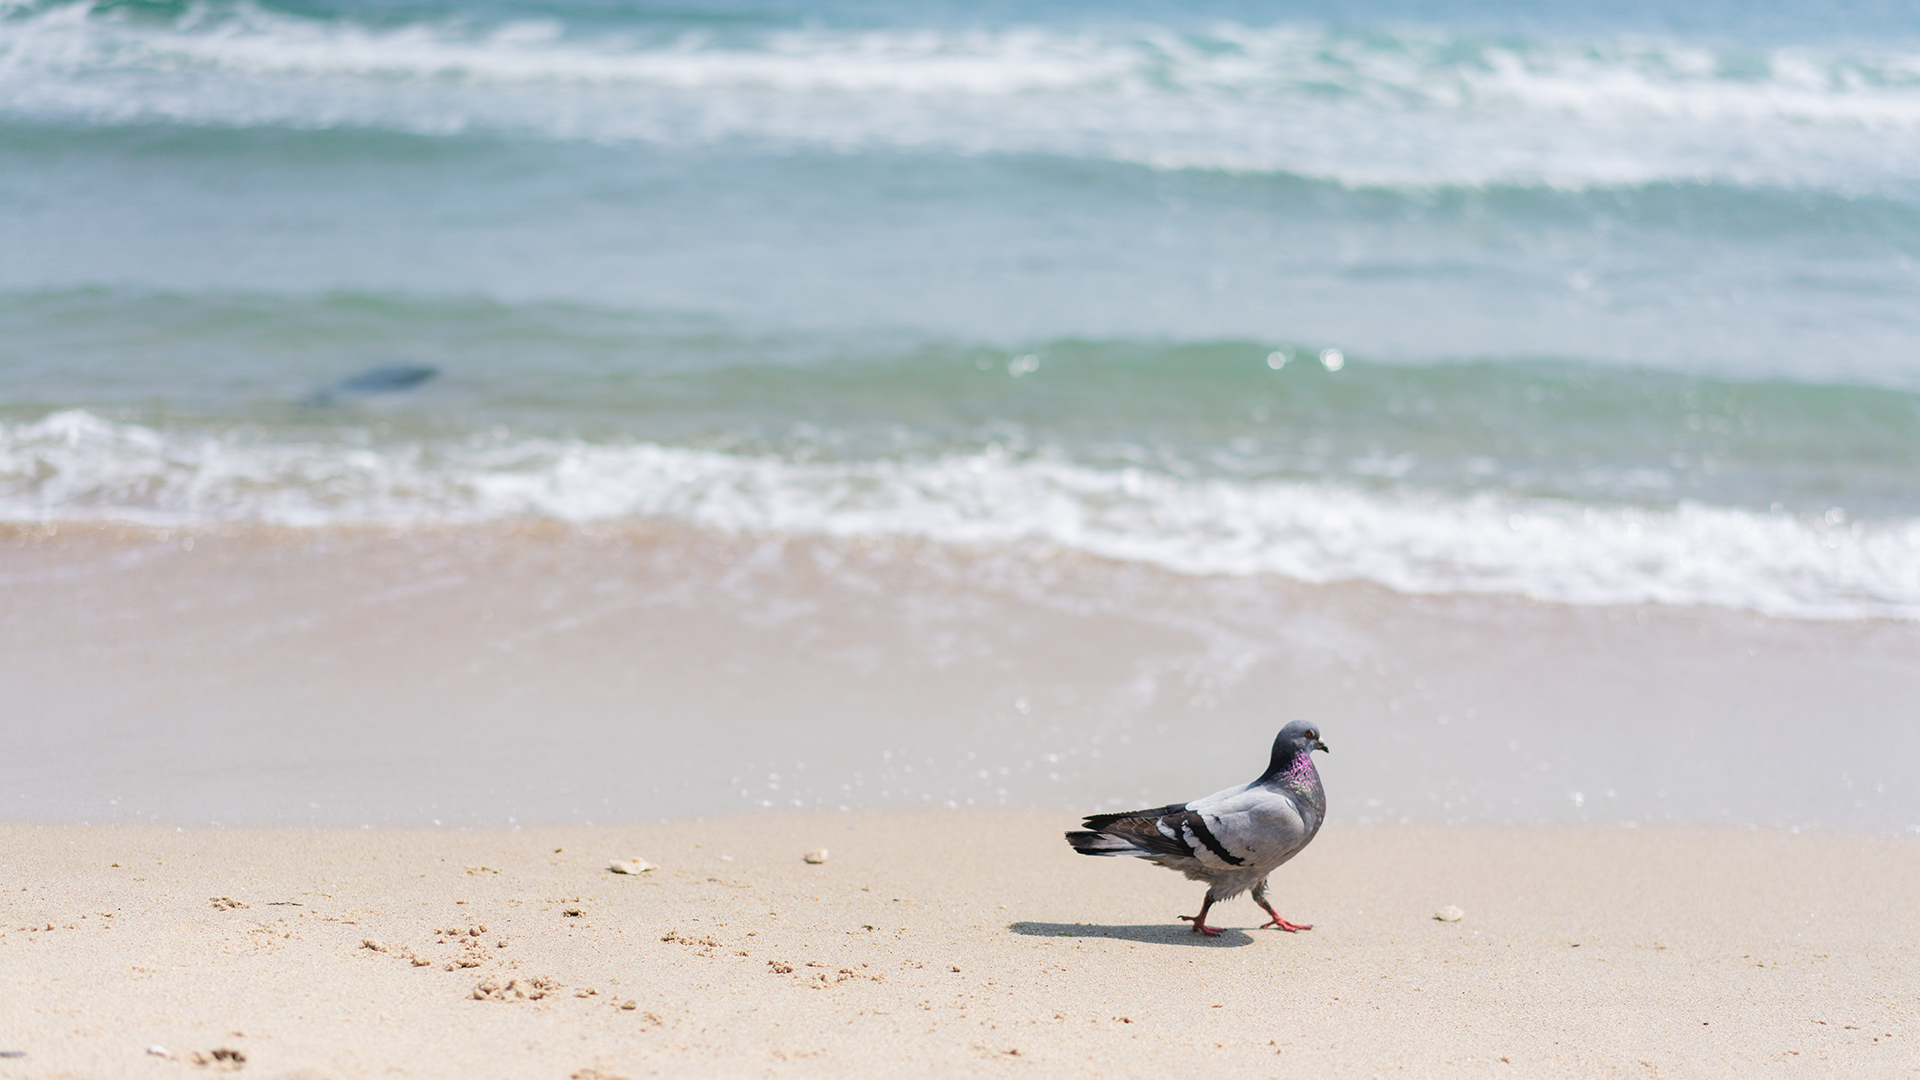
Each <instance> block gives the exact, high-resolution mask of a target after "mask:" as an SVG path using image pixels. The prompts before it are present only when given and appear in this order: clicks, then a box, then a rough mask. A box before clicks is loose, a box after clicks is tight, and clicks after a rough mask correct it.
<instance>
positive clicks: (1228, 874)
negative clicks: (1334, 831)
mask: <svg viewBox="0 0 1920 1080" xmlns="http://www.w3.org/2000/svg"><path fill="white" fill-rule="evenodd" d="M1326 749H1327V744H1326V743H1323V742H1321V741H1320V729H1319V728H1317V727H1315V726H1314V725H1312V724H1309V723H1307V722H1306V721H1304V720H1296V721H1294V722H1293V723H1291V724H1288V725H1287V726H1286V727H1284V728H1281V729H1280V734H1279V735H1278V736H1276V737H1275V738H1274V740H1273V758H1272V760H1271V761H1269V762H1268V763H1267V771H1266V772H1264V773H1261V774H1260V778H1259V779H1258V780H1255V781H1254V782H1253V783H1251V784H1245V785H1242V786H1240V787H1230V788H1228V789H1227V790H1225V791H1221V792H1216V793H1214V794H1212V795H1209V796H1207V797H1206V798H1204V799H1196V800H1194V801H1193V802H1190V803H1175V804H1173V805H1172V806H1162V807H1159V808H1157V809H1153V810H1130V811H1128V812H1126V813H1124V814H1095V815H1093V816H1092V817H1089V818H1087V819H1086V822H1085V823H1084V824H1085V826H1086V827H1085V829H1083V830H1076V831H1074V832H1070V833H1068V834H1067V843H1069V844H1072V845H1073V850H1075V851H1077V852H1079V853H1080V854H1082V855H1131V856H1135V857H1137V858H1142V859H1147V860H1149V861H1152V862H1156V863H1159V864H1160V865H1161V866H1164V867H1166V868H1167V869H1169V870H1178V871H1180V872H1181V873H1183V874H1185V875H1187V876H1188V877H1190V878H1192V879H1193V880H1195V881H1204V882H1206V883H1207V896H1206V899H1205V900H1204V901H1202V902H1201V904H1200V914H1198V915H1182V916H1180V918H1181V919H1183V920H1185V921H1187V922H1190V923H1192V924H1193V929H1194V931H1195V932H1196V933H1201V934H1205V935H1207V936H1208V937H1218V936H1220V931H1219V930H1217V929H1215V928H1214V927H1211V926H1208V925H1207V911H1208V909H1209V908H1211V907H1213V905H1214V904H1215V902H1217V901H1220V900H1230V899H1232V898H1234V897H1236V896H1239V895H1240V894H1241V893H1243V892H1245V891H1247V889H1249V888H1251V889H1252V890H1253V902H1254V903H1256V904H1259V905H1260V907H1261V908H1262V909H1264V910H1265V911H1266V913H1267V914H1268V915H1270V916H1272V917H1273V918H1272V921H1271V922H1268V923H1265V924H1263V925H1262V926H1261V927H1260V928H1261V929H1262V930H1265V929H1268V928H1269V927H1270V928H1272V929H1275V930H1285V931H1287V932H1288V933H1293V932H1295V931H1300V930H1311V929H1313V927H1312V926H1311V925H1309V924H1305V923H1293V922H1288V921H1287V920H1285V919H1283V918H1281V917H1280V913H1279V912H1277V911H1274V910H1273V905H1272V904H1269V903H1267V875H1268V874H1271V873H1273V871H1274V870H1275V869H1276V868H1277V867H1279V865H1280V864H1281V863H1284V862H1286V861H1287V860H1288V859H1291V858H1293V857H1294V856H1295V855H1298V854H1300V850H1301V849H1302V848H1304V847H1306V846H1307V844H1308V842H1309V841H1311V840H1312V839H1313V834H1315V833H1317V832H1319V831H1320V822H1321V821H1322V820H1323V819H1324V818H1325V817H1326V816H1327V793H1326V791H1325V790H1323V789H1322V788H1321V787H1320V774H1319V773H1318V772H1317V771H1315V770H1314V767H1313V752H1314V751H1315V750H1326Z"/></svg>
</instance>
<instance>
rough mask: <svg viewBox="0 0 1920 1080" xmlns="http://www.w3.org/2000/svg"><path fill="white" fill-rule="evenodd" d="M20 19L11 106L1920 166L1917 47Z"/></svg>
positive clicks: (1281, 34) (1122, 157)
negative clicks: (706, 35)
mask: <svg viewBox="0 0 1920 1080" xmlns="http://www.w3.org/2000/svg"><path fill="white" fill-rule="evenodd" d="M90 11H91V9H90V7H89V6H88V5H87V4H84V3H76V4H69V5H65V6H58V7H53V8H50V9H47V10H45V11H42V12H39V13H38V14H34V15H31V16H19V15H16V16H15V17H14V18H13V19H12V20H11V21H10V22H9V24H8V27H7V30H8V32H7V34H6V35H5V36H4V37H0V110H4V111H5V112H6V113H10V114H13V115H15V116H27V117H42V118H54V119H62V120H73V119H79V120H81V121H83V122H92V123H109V124H112V123H128V122H144V121H171V122H179V123H187V124H210V125H234V126H256V125H281V126H289V127H294V128H327V127H339V126H349V127H368V128H375V129H390V130H401V131H408V132H415V133H424V134H444V133H452V132H460V131H468V130H505V131H510V132H522V133H527V134H531V135H534V136H536V137H545V138H561V139H593V140H642V141H655V142H670V143H677V144H686V143H694V144H702V143H715V142H722V141H726V140H734V139H755V140H772V141H774V142H777V143H791V144H794V145H799V146H816V147H829V148H836V149H859V148H931V149H937V150H946V151H952V152H960V153H1050V154H1064V155H1069V156H1084V157H1091V158H1096V159H1106V160H1115V161H1124V162H1131V163H1138V164H1147V165H1152V166H1156V167H1170V168H1185V167H1199V168H1224V169H1235V170H1248V171H1289V172H1294V173H1298V174H1301V175H1307V176H1315V177H1323V178H1330V179H1334V180H1339V181H1342V182H1349V183H1366V184H1371V183H1385V184H1427V183H1469V184H1473V183H1495V182H1519V183H1547V184H1556V185H1562V186H1586V185H1594V184H1620V183H1643V182H1652V181H1670V180H1689V181H1690V180H1696V179H1713V180H1724V181H1732V182H1770V183H1785V184H1791V185H1811V186H1840V187H1849V186H1851V187H1859V186H1862V185H1869V186H1870V185H1873V184H1875V183H1883V182H1884V183H1898V182H1902V180H1903V178H1911V177H1912V176H1913V175H1914V174H1915V173H1916V172H1920V148H1916V144H1915V141H1914V140H1911V139H1905V138H1901V139H1896V140H1889V139H1888V138H1887V137H1886V136H1887V135H1888V134H1899V135H1905V134H1909V133H1912V132H1914V131H1915V130H1920V55H1908V54H1899V53H1889V54H1885V55H1875V56H1864V55H1841V54H1822V53H1818V52H1815V51H1811V50H1805V49H1776V50H1773V51H1772V52H1770V53H1766V54H1764V55H1759V56H1754V57H1735V56H1731V55H1725V54H1722V53H1719V52H1715V51H1712V50H1708V49H1703V48H1698V47H1692V46H1686V45H1682V44H1676V43H1658V42H1642V43H1619V42H1602V43H1592V42H1575V43H1568V44H1537V45H1532V46H1520V45H1514V44H1510V43H1493V42H1477V41H1472V40H1464V41H1463V40H1457V39H1453V38H1449V37H1446V36H1443V35H1437V34H1435V35H1428V36H1421V35H1418V34H1401V35H1398V36H1392V35H1386V36H1378V35H1376V36H1367V37H1359V36H1345V35H1339V34H1333V33H1329V32H1327V31H1323V30H1319V29H1314V28H1306V27H1297V26H1277V27H1259V28H1255V27H1243V26H1217V27H1214V28H1211V29H1209V30H1207V31H1205V32H1176V31H1173V30H1170V29H1166V28H1157V27H1144V28H1133V29H1131V30H1125V31H1121V30H1102V31H1095V30H1090V29H1058V28H1009V29H1003V30H998V31H973V32H961V31H932V30H874V31H861V32H855V31H835V30H824V29H816V30H793V31H787V32H781V33H773V34H769V35H767V36H766V37H764V38H763V39H761V40H758V41H756V42H754V43H753V44H752V45H750V46H749V45H741V44H738V43H732V44H726V45H721V44H715V43H713V42H711V41H708V40H705V39H703V38H700V37H698V36H681V37H677V38H673V39H660V38H659V37H658V35H655V36H654V37H651V38H648V37H643V36H639V35H636V34H627V35H621V34H617V33H612V32H604V33H601V34H599V35H598V36H583V35H581V34H575V33H569V32H568V31H567V29H566V28H565V27H563V26H561V25H559V24H552V23H517V24H510V25H505V26H494V27H486V28H476V27H473V26H467V25H455V24H450V23H416V24H412V25H407V26H400V27H394V28H373V27H369V26H364V25H358V24H354V23H351V22H340V21H325V20H318V19H307V18H301V17H297V16H293V15H287V14H281V13H275V12H269V11H265V10H262V9H259V8H257V7H252V6H249V5H244V4H243V5H239V6H235V7H226V8H220V9H214V8H205V7H203V8H200V9H196V11H195V13H194V14H192V15H190V16H187V17H184V18H182V19H179V20H177V21H175V22H172V23H167V24H158V25H156V24H153V23H151V22H144V21H138V20H133V19H130V18H124V17H111V16H94V15H91V14H90Z"/></svg>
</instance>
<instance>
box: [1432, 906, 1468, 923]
mask: <svg viewBox="0 0 1920 1080" xmlns="http://www.w3.org/2000/svg"><path fill="white" fill-rule="evenodd" d="M1433 917H1434V918H1436V919H1438V920H1440V921H1441V922H1459V921H1460V920H1461V919H1464V918H1466V917H1467V913H1466V912H1464V911H1461V910H1460V909H1459V908H1457V907H1454V906H1453V905H1452V904H1448V905H1447V906H1446V907H1443V908H1441V909H1440V910H1439V911H1436V912H1434V913H1433Z"/></svg>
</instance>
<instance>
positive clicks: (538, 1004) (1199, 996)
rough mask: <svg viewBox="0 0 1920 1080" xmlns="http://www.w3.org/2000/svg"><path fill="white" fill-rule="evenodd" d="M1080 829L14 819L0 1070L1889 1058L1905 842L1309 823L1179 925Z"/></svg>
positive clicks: (825, 821)
mask: <svg viewBox="0 0 1920 1080" xmlns="http://www.w3.org/2000/svg"><path fill="white" fill-rule="evenodd" d="M1072 824H1073V822H1072V820H1071V819H1070V818H1068V817H1065V816H1061V815H1053V814H1033V813H1019V812H1004V811H987V810H976V811H964V810H963V811H930V812H925V813H891V814H872V813H851V814H832V813H829V814H818V815H815V814H798V813H795V814H785V815H766V816H760V817H739V818H728V819H719V820H708V821H701V822H680V823H673V824H658V825H646V826H619V827H605V826H603V827H591V828H590V827H579V826H574V827H561V828H548V829H527V830H523V831H454V830H444V831H441V830H435V831H423V830H317V831H309V830H292V829H287V830H248V829H193V830H184V831H176V830H172V829H158V828H145V827H139V826H114V827H80V826H48V827H28V826H18V825H15V826H7V827H5V828H4V829H3V830H0V836H4V844H3V845H0V847H3V849H4V852H5V854H4V856H0V887H3V891H0V896H4V900H0V968H3V969H4V970H5V972H6V976H7V977H6V978H5V979H4V980H3V981H0V1050H5V1051H8V1052H10V1053H9V1056H8V1057H6V1058H0V1077H6V1078H9V1080H12V1078H15V1077H19V1078H28V1077H36V1078H37V1077H71V1076H100V1077H111V1076H139V1077H146V1076H152V1077H166V1076H194V1075H206V1074H208V1073H210V1072H213V1071H218V1070H236V1069H244V1070H245V1072H246V1073H247V1074H249V1075H256V1076H272V1077H313V1078H317V1077H351V1076H376V1075H404V1076H450V1077H451V1076H461V1077H493V1076H499V1077H537V1076H552V1077H573V1078H589V1077H603V1078H606V1077H640V1076H846V1075H858V1076H886V1075H917V1076H949V1075H951V1076H963V1075H967V1076H970V1075H982V1074H985V1075H1003V1076H1045V1077H1054V1076H1062V1077H1064V1076H1115V1075H1119V1076H1170V1075H1199V1074H1205V1075H1209V1076H1229V1077H1240V1076H1247V1077H1256V1076H1257V1077H1271V1076H1315V1077H1349V1076H1351V1077H1369V1076H1482V1075H1485V1076H1507V1075H1511V1076H1729V1077H1732V1076H1741V1077H1750V1076H1777V1075H1785V1076H1855V1077H1878V1076H1910V1075H1914V1074H1915V1073H1917V1072H1920V976H1916V975H1915V971H1916V962H1917V961H1920V956H1916V941H1920V905H1917V904H1915V903H1914V900H1913V898H1914V897H1915V896H1916V895H1920V839H1916V838H1913V837H1890V836H1880V837H1875V836H1866V835H1859V834H1821V833H1800V834H1791V833H1787V832H1783V831H1753V830H1744V829H1675V828H1665V829H1625V828H1609V827H1597V826H1547V827H1495V826H1478V827H1443V826H1364V827H1363V826H1341V825H1337V824H1336V825H1333V826H1329V828H1328V829H1327V830H1326V831H1324V832H1323V833H1322V835H1321V837H1320V838H1319V839H1318V841H1317V842H1316V843H1315V844H1314V845H1313V846H1312V847H1311V848H1310V849H1308V851H1307V852H1306V853H1305V854H1303V855H1302V856H1300V857H1299V858H1298V859H1297V860H1295V862H1293V863H1292V864H1289V865H1288V866H1287V867H1284V868H1283V869H1282V870H1281V871H1280V872H1279V873H1278V874H1277V875H1276V876H1275V879H1274V884H1275V890H1274V896H1275V902H1276V905H1277V906H1278V907H1279V909H1280V910H1281V912H1282V913H1283V914H1285V915H1287V916H1288V917H1289V918H1292V919H1294V920H1296V921H1305V922H1310V923H1312V924H1313V925H1314V929H1313V930H1312V931H1311V932H1307V933H1301V934H1297V935H1295V934H1282V933H1279V932H1275V931H1257V930H1254V929H1251V928H1252V927H1254V926H1256V925H1257V924H1258V922H1259V921H1260V920H1259V919H1256V918H1255V915H1256V910H1255V908H1254V907H1253V905H1252V904H1251V903H1250V902H1248V901H1247V900H1245V899H1244V898H1242V899H1239V900H1236V901H1234V902H1232V903H1231V904H1227V905H1224V906H1223V907H1222V908H1219V909H1216V910H1217V921H1218V924H1219V925H1221V926H1222V927H1223V928H1225V929H1226V932H1225V934H1224V935H1223V936H1221V937H1220V938H1218V939H1214V940H1206V939H1203V938H1200V937H1198V936H1196V935H1194V934H1192V933H1190V932H1189V931H1188V930H1187V928H1186V927H1185V926H1184V925H1183V924H1181V923H1179V922H1177V921H1176V920H1175V918H1174V916H1176V915H1178V914H1182V913H1191V909H1193V908H1194V907H1195V906H1196V904H1197V901H1198V899H1199V888H1198V887H1197V886H1194V885H1192V884H1191V883H1188V882H1186V881H1184V880H1181V879H1180V878H1178V877H1177V876H1176V875H1174V874H1171V873H1168V872H1166V871H1163V870H1160V869H1158V868H1155V867H1151V866H1148V865H1145V864H1139V863H1136V862H1133V861H1131V860H1109V859H1089V858H1081V857H1075V856H1074V855H1073V854H1072V853H1071V852H1069V851H1068V850H1067V848H1066V846H1065V845H1064V844H1063V843H1062V842H1061V841H1060V837H1059V833H1060V831H1061V829H1063V828H1065V827H1068V826H1070V825H1072ZM819 849H825V851H826V852H827V856H826V860H825V861H824V862H821V863H818V864H812V863H809V862H807V861H805V859H804V856H805V855H806V853H808V852H810V851H816V850H819ZM636 856H637V857H640V858H643V859H645V860H647V861H650V862H652V863H654V864H656V866H657V868H656V869H653V870H650V871H647V872H645V873H642V874H639V875H637V876H631V875H621V874H616V873H613V872H611V871H610V870H609V863H610V862H611V861H612V860H615V859H627V858H631V857H636ZM1449 905H1452V906H1456V907H1458V908H1459V909H1460V910H1461V912H1462V913H1463V917H1462V918H1460V919H1459V920H1458V921H1454V922H1448V921H1441V920H1439V919H1436V918H1435V914H1436V912H1439V911H1440V910H1441V909H1443V908H1446V907H1448V906H1449ZM163 1053H164V1056H163Z"/></svg>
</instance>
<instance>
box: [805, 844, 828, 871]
mask: <svg viewBox="0 0 1920 1080" xmlns="http://www.w3.org/2000/svg"><path fill="white" fill-rule="evenodd" d="M800 857H801V858H803V859H805V860H807V861H808V862H810V863H813V864H814V865H815V866H818V865H819V864H821V863H823V862H826V861H827V849H826V848H823V847H821V848H814V849H813V850H812V851H809V852H807V853H806V854H805V855H802V856H800Z"/></svg>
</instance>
